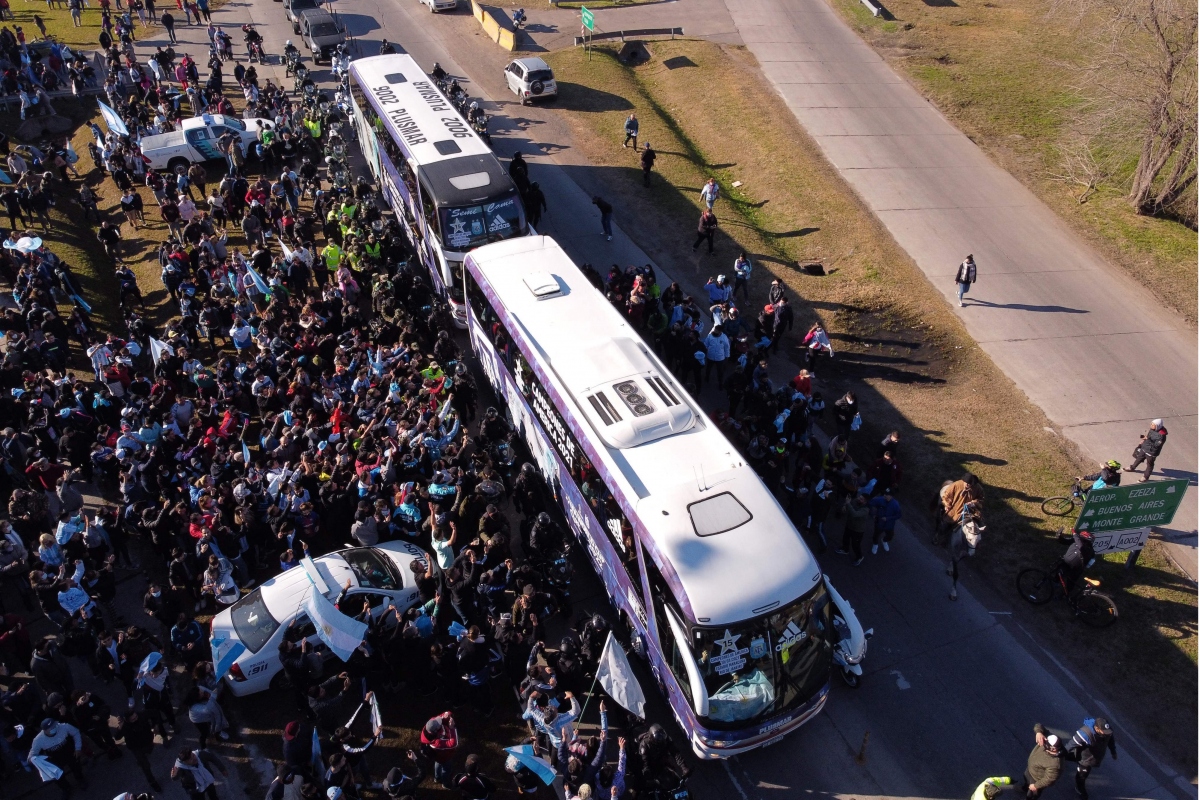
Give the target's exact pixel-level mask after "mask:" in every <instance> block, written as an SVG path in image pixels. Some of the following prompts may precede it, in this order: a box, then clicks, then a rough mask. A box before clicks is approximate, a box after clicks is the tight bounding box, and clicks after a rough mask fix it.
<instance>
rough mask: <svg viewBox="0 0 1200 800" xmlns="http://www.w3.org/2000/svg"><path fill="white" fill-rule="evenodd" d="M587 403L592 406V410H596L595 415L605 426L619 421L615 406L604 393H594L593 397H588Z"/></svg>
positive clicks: (619, 417) (619, 416)
mask: <svg viewBox="0 0 1200 800" xmlns="http://www.w3.org/2000/svg"><path fill="white" fill-rule="evenodd" d="M588 402H589V403H591V404H592V408H594V409H595V410H596V415H597V416H599V417H600V419H601V420H602V421H603V422H604V424H605V425H606V426H607V425H612V424H613V423H614V422H620V421H621V415H620V413H618V412H617V408H616V406H614V405H613V404H612V402H611V401H609V399H608V397H607V395H605V394H604V392H596V393H595V394H593V395H588Z"/></svg>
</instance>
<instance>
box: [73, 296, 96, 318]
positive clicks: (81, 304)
mask: <svg viewBox="0 0 1200 800" xmlns="http://www.w3.org/2000/svg"><path fill="white" fill-rule="evenodd" d="M71 299H72V300H74V301H75V302H76V303H78V304H79V307H80V308H82V309H83V310H84V311H86V312H87V313H89V314H90V313H92V307H91V306H89V305H88V304H87V302H86V301H85V300H84V299H83V298H82V297H80V296H79V295H77V294H73V295H71Z"/></svg>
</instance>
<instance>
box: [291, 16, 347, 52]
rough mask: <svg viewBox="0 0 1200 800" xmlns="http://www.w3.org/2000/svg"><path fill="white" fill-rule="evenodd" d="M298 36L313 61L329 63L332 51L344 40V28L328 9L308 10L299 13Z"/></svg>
mask: <svg viewBox="0 0 1200 800" xmlns="http://www.w3.org/2000/svg"><path fill="white" fill-rule="evenodd" d="M300 37H301V38H302V39H303V40H304V43H305V44H306V45H308V49H309V51H310V52H311V53H312V55H313V61H314V62H315V63H317V64H320V63H321V62H322V61H323V62H325V63H326V64H330V63H332V62H333V51H334V50H335V49H336V48H337V46H338V45H339V44H342V43H343V42H345V41H346V29H345V27H344V26H342V25H341V24H340V23H339V22H338V21H337V20H336V19H334V18H333V15H332V14H330V13H329V12H328V11H320V10H308V11H303V12H301V13H300Z"/></svg>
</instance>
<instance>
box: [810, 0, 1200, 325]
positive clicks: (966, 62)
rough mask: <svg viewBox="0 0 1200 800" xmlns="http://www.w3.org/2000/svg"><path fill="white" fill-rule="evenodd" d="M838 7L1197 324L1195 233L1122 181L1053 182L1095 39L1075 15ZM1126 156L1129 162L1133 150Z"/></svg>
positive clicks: (1061, 210) (991, 148)
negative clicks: (1148, 205) (875, 13)
mask: <svg viewBox="0 0 1200 800" xmlns="http://www.w3.org/2000/svg"><path fill="white" fill-rule="evenodd" d="M830 4H831V5H832V6H833V7H834V8H835V9H837V10H838V11H839V12H840V13H841V14H842V16H843V17H845V18H846V19H847V21H849V22H850V24H851V25H852V26H853V27H854V28H855V29H856V30H857V31H858V32H859V34H860V35H862V36H863V37H864V38H865V39H866V40H867V41H868V42H869V43H871V44H872V45H873V46H874V47H875V48H876V49H877V50H878V51H879V52H880V54H881V55H883V56H884V57H885V58H886V59H887V60H888V61H889V62H890V63H891V64H892V65H893V66H895V67H897V68H899V69H900V70H901V71H902V73H903V74H905V75H907V76H908V77H909V78H910V79H911V80H912V82H913V84H914V85H915V86H916V87H917V88H918V89H919V90H920V91H921V92H922V93H923V94H924V95H925V96H926V97H927V98H928V99H929V100H930V101H932V102H933V103H934V104H935V105H937V107H938V108H940V109H941V110H942V112H943V113H945V114H946V115H947V116H948V117H949V118H950V120H951V121H952V122H953V123H954V124H955V125H956V126H957V127H958V128H959V129H961V130H962V131H964V132H965V133H966V134H967V135H968V136H970V137H971V139H972V140H974V141H975V143H976V144H978V145H980V146H981V147H982V148H983V149H984V150H986V151H987V152H988V154H989V155H990V156H991V157H992V158H993V159H995V160H996V161H997V162H999V164H1000V165H1001V166H1002V167H1004V168H1005V169H1006V170H1008V171H1009V172H1011V173H1012V174H1013V175H1014V176H1016V177H1017V178H1018V179H1019V180H1020V181H1021V182H1022V183H1024V184H1025V185H1026V186H1028V187H1029V188H1030V189H1031V190H1032V191H1034V192H1035V193H1036V194H1037V195H1038V196H1039V197H1040V198H1041V199H1042V200H1043V201H1045V202H1046V203H1047V204H1048V205H1049V206H1050V207H1051V208H1053V209H1054V210H1055V211H1056V212H1057V213H1058V214H1059V216H1061V217H1062V218H1063V219H1065V220H1066V221H1067V222H1068V223H1070V224H1071V226H1072V227H1073V228H1074V229H1075V230H1076V231H1078V232H1079V233H1081V234H1082V235H1083V236H1084V237H1085V238H1086V239H1088V240H1089V241H1090V242H1091V243H1092V244H1093V245H1094V246H1096V247H1097V249H1099V250H1100V251H1101V252H1102V253H1104V254H1105V255H1107V256H1108V257H1109V259H1111V260H1112V261H1113V263H1115V264H1118V265H1120V266H1121V267H1122V268H1124V269H1125V270H1127V271H1128V272H1129V273H1130V274H1131V275H1133V276H1134V277H1135V278H1136V279H1137V280H1139V281H1140V282H1141V283H1142V284H1144V285H1145V286H1147V287H1148V288H1149V289H1150V290H1151V291H1153V292H1154V293H1155V295H1156V296H1157V297H1158V298H1159V299H1160V300H1161V301H1162V302H1163V304H1164V305H1166V306H1168V307H1170V308H1173V309H1175V310H1176V311H1177V312H1179V313H1180V314H1182V315H1183V316H1184V317H1185V318H1186V319H1187V320H1188V321H1189V322H1190V323H1191V324H1192V325H1193V326H1195V324H1196V319H1197V316H1196V313H1197V312H1196V292H1197V270H1196V260H1197V246H1196V232H1195V231H1193V230H1191V229H1189V228H1188V227H1187V226H1185V225H1181V224H1179V223H1177V222H1172V221H1170V220H1165V219H1154V218H1149V217H1141V216H1138V215H1137V214H1135V213H1134V212H1133V210H1132V209H1131V208H1130V206H1129V205H1128V203H1127V202H1126V201H1125V197H1124V191H1123V187H1121V186H1116V187H1114V186H1107V187H1105V188H1102V189H1101V190H1100V191H1099V192H1098V193H1097V194H1096V195H1094V196H1093V197H1092V198H1091V199H1090V200H1088V201H1087V202H1086V203H1083V204H1080V203H1079V202H1078V200H1077V197H1078V196H1079V195H1080V194H1081V190H1080V187H1079V186H1075V185H1072V184H1067V183H1063V182H1060V181H1056V180H1054V179H1052V178H1051V177H1050V176H1051V174H1053V173H1057V172H1059V171H1060V169H1059V156H1058V151H1057V149H1056V148H1057V147H1059V146H1060V144H1061V143H1062V141H1063V137H1064V134H1065V133H1066V132H1067V131H1066V126H1067V124H1068V123H1069V120H1070V112H1071V110H1072V108H1073V107H1075V105H1076V104H1077V103H1078V98H1077V96H1076V95H1075V94H1074V93H1072V91H1071V90H1070V87H1071V85H1072V84H1073V83H1074V82H1075V81H1076V80H1077V79H1078V78H1077V73H1076V72H1075V70H1074V69H1073V67H1074V66H1075V65H1079V64H1081V63H1082V62H1083V60H1084V59H1085V58H1086V57H1087V47H1088V46H1087V45H1086V44H1085V42H1084V41H1083V40H1082V38H1081V37H1080V36H1079V35H1077V34H1076V33H1075V31H1074V30H1073V26H1072V25H1071V24H1070V23H1069V22H1068V21H1067V20H1065V19H1059V18H1056V17H1053V16H1050V15H1048V13H1047V8H1048V5H1049V4H1047V3H1045V2H1041V1H1040V0H956V3H948V4H936V5H935V4H927V3H925V2H924V1H923V0H890V2H888V3H887V4H886V5H887V9H888V11H889V12H891V15H892V16H893V17H894V19H890V20H885V19H883V18H876V17H872V16H871V15H870V13H868V12H867V10H866V9H865V8H864V7H863V5H862V4H861V3H860V2H859V1H858V0H830ZM1129 156H1130V157H1131V161H1130V166H1131V165H1132V163H1133V161H1136V156H1137V154H1136V153H1131V154H1129ZM1193 188H1194V187H1193Z"/></svg>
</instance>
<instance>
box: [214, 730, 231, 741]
mask: <svg viewBox="0 0 1200 800" xmlns="http://www.w3.org/2000/svg"><path fill="white" fill-rule="evenodd" d="M217 736H219V737H221V741H222V742H228V741H229V734H228V733H226V732H225V731H217Z"/></svg>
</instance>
